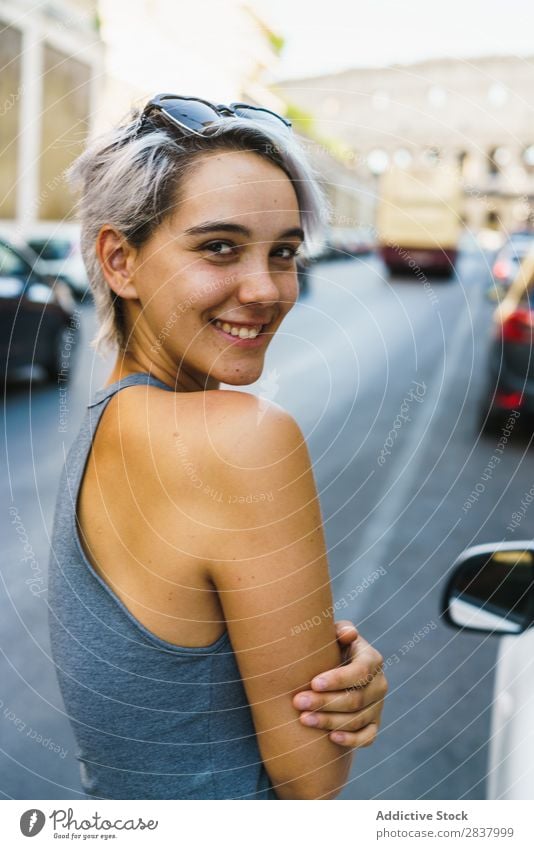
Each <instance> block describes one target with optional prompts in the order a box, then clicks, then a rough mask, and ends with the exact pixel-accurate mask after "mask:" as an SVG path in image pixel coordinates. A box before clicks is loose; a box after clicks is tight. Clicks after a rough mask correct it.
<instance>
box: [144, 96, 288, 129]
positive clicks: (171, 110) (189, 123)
mask: <svg viewBox="0 0 534 849" xmlns="http://www.w3.org/2000/svg"><path fill="white" fill-rule="evenodd" d="M153 114H159V115H162V116H163V117H164V118H165V119H166V120H167V121H169V122H170V123H171V124H172V125H173V126H174V127H177V128H178V129H180V130H183V131H185V132H186V133H191V134H192V135H194V136H202V135H204V130H205V129H206V128H207V127H209V126H210V125H211V124H213V123H214V122H215V121H217V120H218V119H219V118H221V117H222V118H252V119H253V120H255V121H266V122H269V123H270V124H275V125H276V126H277V127H280V124H282V125H283V126H284V128H285V130H286V131H287V132H288V133H289V132H291V121H288V120H287V118H283V117H282V115H278V114H277V113H276V112H271V110H270V109H264V108H263V107H261V106H251V105H250V104H249V103H230V105H229V106H225V104H224V103H219V104H215V103H210V102H209V100H202V98H200V97H185V96H181V95H178V94H157V95H156V96H155V97H153V98H152V100H149V102H148V103H147V104H146V106H145V108H144V109H143V112H142V114H141V125H140V126H143V124H144V123H145V120H146V119H149V118H150V116H151V115H153Z"/></svg>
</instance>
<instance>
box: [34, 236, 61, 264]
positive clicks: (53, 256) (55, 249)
mask: <svg viewBox="0 0 534 849" xmlns="http://www.w3.org/2000/svg"><path fill="white" fill-rule="evenodd" d="M28 245H29V246H30V248H31V249H32V251H35V253H36V254H37V256H38V257H40V258H41V259H44V260H58V259H66V258H67V257H68V256H69V254H70V252H71V244H70V242H69V241H68V240H67V239H28Z"/></svg>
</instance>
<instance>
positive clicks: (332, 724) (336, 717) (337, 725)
mask: <svg viewBox="0 0 534 849" xmlns="http://www.w3.org/2000/svg"><path fill="white" fill-rule="evenodd" d="M383 706H384V705H383V702H377V703H376V704H374V705H369V707H367V708H365V710H360V711H358V712H357V713H308V712H306V713H303V714H301V716H300V721H301V723H302V725H305V726H306V727H307V728H317V729H319V730H321V731H360V730H361V729H362V728H366V726H367V725H370V724H371V723H374V724H375V725H376V726H377V727H378V725H379V724H380V719H381V716H382V708H383Z"/></svg>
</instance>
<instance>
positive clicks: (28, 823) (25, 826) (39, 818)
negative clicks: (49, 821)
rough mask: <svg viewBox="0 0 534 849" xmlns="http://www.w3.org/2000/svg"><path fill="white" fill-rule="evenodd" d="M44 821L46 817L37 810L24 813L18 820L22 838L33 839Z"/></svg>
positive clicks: (32, 809) (33, 809)
mask: <svg viewBox="0 0 534 849" xmlns="http://www.w3.org/2000/svg"><path fill="white" fill-rule="evenodd" d="M45 821H46V817H45V815H44V814H43V812H42V811H39V810H38V809H37V808H31V809H30V810H29V811H24V813H23V814H22V816H21V818H20V830H21V831H22V833H23V835H24V837H35V835H36V834H39V832H40V831H41V829H42V828H43V826H44V824H45Z"/></svg>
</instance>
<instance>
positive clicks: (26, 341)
mask: <svg viewBox="0 0 534 849" xmlns="http://www.w3.org/2000/svg"><path fill="white" fill-rule="evenodd" d="M75 339H76V322H75V304H74V300H73V297H72V294H71V292H70V289H69V288H68V286H66V285H65V284H64V283H62V282H60V281H58V280H55V279H54V278H51V277H49V276H47V275H44V274H42V273H41V272H39V271H37V270H36V268H35V267H34V266H32V264H31V263H30V262H28V259H27V258H26V257H25V256H24V255H23V254H22V253H20V252H19V251H18V250H16V249H15V248H14V247H13V245H10V244H9V243H8V242H6V241H4V240H0V366H1V368H2V374H3V375H4V374H5V373H6V372H9V371H10V370H11V369H12V368H15V367H18V366H25V365H33V364H38V365H40V366H43V367H44V369H45V371H46V373H47V375H48V377H49V378H50V379H51V380H57V379H58V378H59V377H62V379H64V380H67V379H68V376H69V368H68V366H69V363H70V352H71V350H72V349H73V347H74V345H75ZM66 350H68V351H69V356H68V357H67V356H66Z"/></svg>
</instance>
